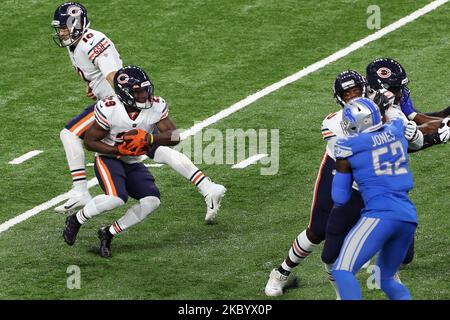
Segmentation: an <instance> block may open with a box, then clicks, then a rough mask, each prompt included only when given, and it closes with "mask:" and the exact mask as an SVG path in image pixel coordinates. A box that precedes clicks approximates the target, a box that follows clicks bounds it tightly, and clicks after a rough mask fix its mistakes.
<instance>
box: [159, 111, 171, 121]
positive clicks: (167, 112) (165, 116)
mask: <svg viewBox="0 0 450 320" xmlns="http://www.w3.org/2000/svg"><path fill="white" fill-rule="evenodd" d="M168 115H169V111H166V112H164V114H163V115H162V116H161V119H160V120H163V119H165V118H167V116H168Z"/></svg>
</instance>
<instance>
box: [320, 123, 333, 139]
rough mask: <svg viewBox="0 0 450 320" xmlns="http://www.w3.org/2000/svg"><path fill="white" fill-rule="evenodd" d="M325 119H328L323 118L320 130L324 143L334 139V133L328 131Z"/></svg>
mask: <svg viewBox="0 0 450 320" xmlns="http://www.w3.org/2000/svg"><path fill="white" fill-rule="evenodd" d="M327 119H328V117H327V118H325V120H323V122H322V128H321V130H322V138H323V140H326V141H328V140H330V139H332V138H335V137H336V134H334V132H333V131H331V130H330V129H329V125H328V121H327Z"/></svg>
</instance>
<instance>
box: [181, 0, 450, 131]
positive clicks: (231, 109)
mask: <svg viewBox="0 0 450 320" xmlns="http://www.w3.org/2000/svg"><path fill="white" fill-rule="evenodd" d="M448 1H449V0H438V1H433V2H431V3H429V4H428V5H426V6H424V7H423V8H421V9H418V10H416V11H414V12H413V13H411V14H410V15H407V16H406V17H404V18H401V19H400V20H397V21H396V22H394V23H392V24H390V25H388V26H386V27H384V28H383V29H380V30H378V31H377V32H375V33H373V34H371V35H369V36H367V37H365V38H364V39H361V40H359V41H356V42H354V43H352V44H351V45H349V46H348V47H346V48H344V49H341V50H339V51H337V52H336V53H333V54H332V55H330V56H328V57H326V58H325V59H322V60H320V61H317V62H316V63H313V64H311V65H310V66H308V67H306V68H304V69H302V70H300V71H299V72H297V73H294V74H293V75H290V76H289V77H286V78H284V79H282V80H280V81H278V82H276V83H274V84H272V85H270V86H268V87H266V88H264V89H262V90H261V91H258V92H256V93H254V94H252V95H250V96H248V97H247V98H245V99H243V100H241V101H239V102H237V103H235V104H233V105H232V106H230V107H228V108H226V109H224V110H222V111H220V112H219V113H217V114H215V115H213V116H211V117H209V118H207V119H205V120H203V121H201V122H199V123H197V124H195V125H194V126H192V127H191V128H190V129H188V130H186V131H184V132H183V133H182V134H181V139H186V138H187V137H189V136H191V135H194V134H196V133H197V132H199V131H201V130H202V129H203V128H205V127H207V126H210V125H211V124H214V123H216V122H218V121H219V120H222V119H223V118H226V117H228V116H229V115H231V114H233V113H235V112H236V111H239V110H241V109H243V108H245V107H246V106H248V105H250V104H252V103H253V102H255V101H257V100H259V99H261V98H262V97H264V96H266V95H268V94H270V93H272V92H274V91H276V90H278V89H280V88H282V87H284V86H286V85H288V84H290V83H292V82H295V81H297V80H299V79H301V78H303V77H305V76H307V75H309V74H310V73H312V72H314V71H317V70H319V69H321V68H323V67H325V66H326V65H328V64H330V63H332V62H334V61H336V60H338V59H340V58H343V57H345V56H346V55H348V54H350V53H352V52H353V51H356V50H358V49H360V48H362V47H363V46H365V45H366V44H368V43H370V42H373V41H375V40H378V39H380V38H381V37H383V36H385V35H386V34H388V33H391V32H392V31H395V30H397V29H398V28H400V27H402V26H404V25H405V24H407V23H410V22H411V21H414V20H416V19H417V18H419V17H421V16H423V15H425V14H427V13H429V12H431V11H433V10H434V9H436V8H438V7H440V6H442V5H443V4H445V3H447V2H448Z"/></svg>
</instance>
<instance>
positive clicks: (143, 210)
mask: <svg viewBox="0 0 450 320" xmlns="http://www.w3.org/2000/svg"><path fill="white" fill-rule="evenodd" d="M160 204H161V201H160V200H159V198H157V197H153V196H149V197H145V198H142V199H141V200H139V205H140V210H138V211H139V212H136V211H135V214H136V216H137V217H138V219H139V220H141V221H142V220H144V219H145V218H146V217H147V216H148V215H149V214H150V213H152V212H153V211H155V210H156V209H158V207H159V205H160Z"/></svg>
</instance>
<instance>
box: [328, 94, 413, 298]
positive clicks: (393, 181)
mask: <svg viewBox="0 0 450 320" xmlns="http://www.w3.org/2000/svg"><path fill="white" fill-rule="evenodd" d="M342 127H343V129H344V130H345V131H346V132H347V133H348V134H349V136H348V138H345V139H339V140H338V141H337V143H336V145H335V156H336V170H337V172H336V175H335V177H334V179H333V185H332V197H333V201H334V203H335V205H336V206H342V205H344V204H345V203H346V202H347V201H348V200H349V198H350V195H351V190H352V183H353V180H355V181H356V182H357V183H358V186H359V189H360V192H361V194H362V197H363V200H364V203H365V208H364V210H363V211H362V216H361V218H360V220H359V221H358V223H357V224H356V225H355V226H354V227H353V228H352V230H351V231H350V232H349V234H348V235H347V237H346V238H345V242H344V245H343V246H342V248H341V252H340V254H339V258H338V260H337V261H336V263H335V264H334V266H333V272H332V274H333V276H334V278H335V280H336V283H337V285H338V289H339V293H340V296H341V299H361V288H360V286H359V283H358V281H357V279H356V277H355V274H356V273H357V272H358V270H359V269H360V268H361V266H362V265H363V264H364V263H365V262H367V261H368V260H369V259H370V258H372V257H373V256H374V255H375V254H376V253H378V258H377V266H378V267H379V269H380V273H379V274H380V286H381V289H382V290H383V291H384V292H385V293H386V295H387V296H388V297H389V298H390V299H411V296H410V293H409V291H408V289H407V288H406V287H405V286H404V285H403V284H401V283H399V282H397V281H395V279H394V275H395V274H396V272H397V271H398V269H399V267H400V265H401V263H402V261H403V259H404V257H405V255H406V252H407V250H408V247H409V246H410V244H411V242H412V240H413V237H414V233H415V230H416V226H417V214H416V209H415V207H414V205H413V203H412V202H411V200H410V199H409V197H408V192H409V191H410V190H411V189H412V188H413V179H412V174H411V172H410V171H409V168H408V154H407V149H408V142H407V140H406V139H405V137H404V130H405V125H404V122H403V121H402V120H400V119H393V120H392V121H391V122H389V123H387V124H385V125H383V123H382V119H381V113H380V110H379V108H378V107H377V105H376V104H375V103H374V102H372V101H371V100H369V99H366V98H357V99H354V100H352V101H350V102H349V103H348V104H346V105H345V107H344V111H343V119H342Z"/></svg>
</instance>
